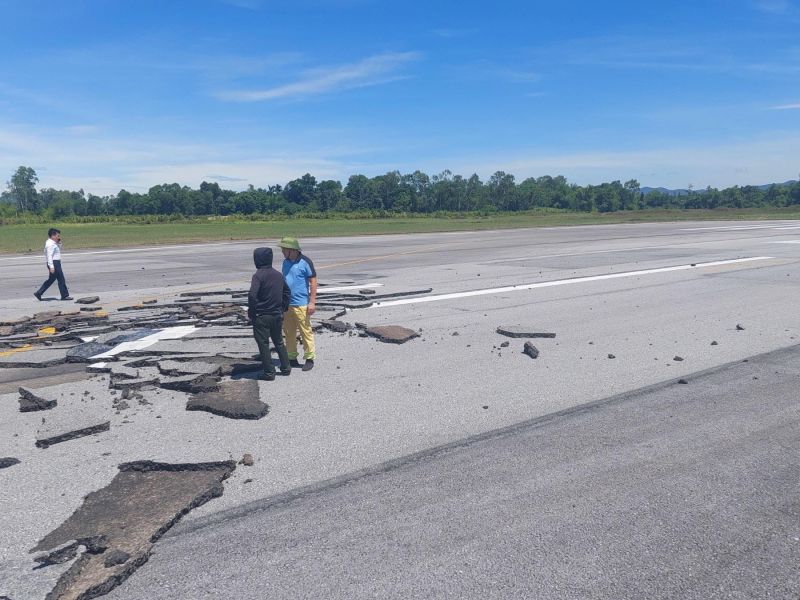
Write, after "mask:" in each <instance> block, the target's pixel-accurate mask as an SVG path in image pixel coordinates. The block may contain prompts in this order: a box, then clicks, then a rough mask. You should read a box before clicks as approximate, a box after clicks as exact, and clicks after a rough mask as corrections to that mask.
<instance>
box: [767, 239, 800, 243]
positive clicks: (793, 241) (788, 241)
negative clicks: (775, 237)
mask: <svg viewBox="0 0 800 600" xmlns="http://www.w3.org/2000/svg"><path fill="white" fill-rule="evenodd" d="M769 243H770V244H800V240H783V241H780V242H769Z"/></svg>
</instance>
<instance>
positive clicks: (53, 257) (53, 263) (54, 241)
mask: <svg viewBox="0 0 800 600" xmlns="http://www.w3.org/2000/svg"><path fill="white" fill-rule="evenodd" d="M47 236H48V239H47V242H45V245H44V257H45V259H46V260H47V270H48V271H49V272H50V276H49V277H48V278H47V281H45V282H44V283H43V284H42V287H40V288H39V290H38V291H36V292H33V295H34V296H36V299H37V300H41V299H42V294H44V293H45V292H46V291H47V288H49V287H50V286H51V285H52V284H53V282H54V281H56V280H58V291H59V292H61V299H62V300H72V296H70V295H69V290H67V282H66V280H65V279H64V271H62V270H61V231H59V230H58V229H55V228H52V227H51V228H50V230H49V231H48V232H47Z"/></svg>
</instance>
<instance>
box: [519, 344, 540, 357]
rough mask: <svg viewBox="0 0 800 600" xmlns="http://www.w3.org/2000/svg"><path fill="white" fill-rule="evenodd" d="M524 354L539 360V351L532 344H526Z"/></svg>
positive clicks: (523, 348) (523, 349)
mask: <svg viewBox="0 0 800 600" xmlns="http://www.w3.org/2000/svg"><path fill="white" fill-rule="evenodd" d="M522 353H523V354H527V355H528V356H530V357H531V358H539V349H538V348H537V347H536V346H534V345H533V344H531V343H530V342H525V345H524V346H523V347H522Z"/></svg>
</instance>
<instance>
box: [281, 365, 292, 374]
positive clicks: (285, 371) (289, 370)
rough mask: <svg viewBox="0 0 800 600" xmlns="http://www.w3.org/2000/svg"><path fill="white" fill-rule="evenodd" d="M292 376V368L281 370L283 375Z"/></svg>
mask: <svg viewBox="0 0 800 600" xmlns="http://www.w3.org/2000/svg"><path fill="white" fill-rule="evenodd" d="M291 374H292V367H289V368H288V369H281V375H283V376H287V375H291Z"/></svg>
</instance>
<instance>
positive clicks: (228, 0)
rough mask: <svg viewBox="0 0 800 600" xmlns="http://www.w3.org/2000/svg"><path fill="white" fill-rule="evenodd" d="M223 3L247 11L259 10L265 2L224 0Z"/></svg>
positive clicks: (261, 0)
mask: <svg viewBox="0 0 800 600" xmlns="http://www.w3.org/2000/svg"><path fill="white" fill-rule="evenodd" d="M222 3H223V4H229V5H231V6H235V7H237V8H246V9H247V10H258V9H260V8H261V6H262V5H263V4H264V2H263V0H222Z"/></svg>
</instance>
